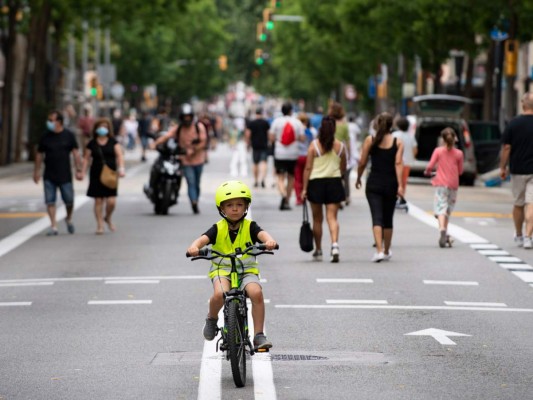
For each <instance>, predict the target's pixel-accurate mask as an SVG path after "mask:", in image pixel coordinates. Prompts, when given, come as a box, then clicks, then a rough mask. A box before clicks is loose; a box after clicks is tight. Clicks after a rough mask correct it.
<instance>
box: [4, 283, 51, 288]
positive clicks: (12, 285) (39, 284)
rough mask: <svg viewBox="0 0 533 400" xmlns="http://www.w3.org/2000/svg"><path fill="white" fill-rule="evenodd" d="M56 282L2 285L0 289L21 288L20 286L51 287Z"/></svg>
mask: <svg viewBox="0 0 533 400" xmlns="http://www.w3.org/2000/svg"><path fill="white" fill-rule="evenodd" d="M53 284H54V282H18V283H0V287H19V286H51V285H53Z"/></svg>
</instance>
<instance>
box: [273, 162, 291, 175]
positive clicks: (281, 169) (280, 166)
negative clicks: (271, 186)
mask: <svg viewBox="0 0 533 400" xmlns="http://www.w3.org/2000/svg"><path fill="white" fill-rule="evenodd" d="M295 167H296V160H276V159H274V168H276V173H277V174H284V173H287V174H289V175H294V168H295Z"/></svg>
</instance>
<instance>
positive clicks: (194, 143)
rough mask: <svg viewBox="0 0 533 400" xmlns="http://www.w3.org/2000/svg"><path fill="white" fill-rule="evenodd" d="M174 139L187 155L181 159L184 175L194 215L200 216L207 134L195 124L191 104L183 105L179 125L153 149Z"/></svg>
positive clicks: (201, 125) (152, 145)
mask: <svg viewBox="0 0 533 400" xmlns="http://www.w3.org/2000/svg"><path fill="white" fill-rule="evenodd" d="M171 138H174V139H175V140H176V142H177V143H178V146H179V147H180V148H181V149H183V150H184V151H185V152H186V154H185V155H183V156H181V157H180V160H181V166H182V171H183V175H184V176H185V179H186V180H187V190H188V195H189V200H190V201H191V207H192V211H193V213H194V214H199V213H200V209H199V208H198V201H199V199H200V178H201V177H202V171H203V167H204V164H205V163H206V160H207V132H206V130H205V126H204V124H200V123H195V121H194V112H193V109H192V106H191V105H190V104H183V105H182V106H181V110H180V114H179V124H178V125H176V126H175V127H172V128H171V129H169V131H168V133H167V134H166V135H164V136H160V137H159V138H157V140H155V141H154V142H152V144H151V146H150V147H151V148H152V149H155V148H156V147H157V145H159V144H163V143H165V142H166V141H167V140H169V139H171Z"/></svg>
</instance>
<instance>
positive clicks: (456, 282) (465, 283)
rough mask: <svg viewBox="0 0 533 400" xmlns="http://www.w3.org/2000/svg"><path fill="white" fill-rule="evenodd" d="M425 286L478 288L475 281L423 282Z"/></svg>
mask: <svg viewBox="0 0 533 400" xmlns="http://www.w3.org/2000/svg"><path fill="white" fill-rule="evenodd" d="M424 284H426V285H457V286H479V283H478V282H475V281H434V280H427V279H425V280H424Z"/></svg>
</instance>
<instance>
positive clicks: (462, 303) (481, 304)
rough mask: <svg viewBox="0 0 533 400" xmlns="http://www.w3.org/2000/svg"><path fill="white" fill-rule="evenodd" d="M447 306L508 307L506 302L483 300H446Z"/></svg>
mask: <svg viewBox="0 0 533 400" xmlns="http://www.w3.org/2000/svg"><path fill="white" fill-rule="evenodd" d="M444 304H446V305H447V306H467V307H469V306H473V307H507V304H505V303H488V302H482V301H445V302H444Z"/></svg>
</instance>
